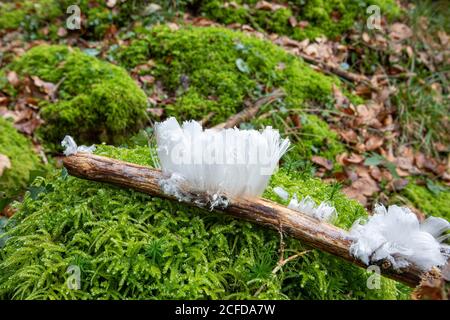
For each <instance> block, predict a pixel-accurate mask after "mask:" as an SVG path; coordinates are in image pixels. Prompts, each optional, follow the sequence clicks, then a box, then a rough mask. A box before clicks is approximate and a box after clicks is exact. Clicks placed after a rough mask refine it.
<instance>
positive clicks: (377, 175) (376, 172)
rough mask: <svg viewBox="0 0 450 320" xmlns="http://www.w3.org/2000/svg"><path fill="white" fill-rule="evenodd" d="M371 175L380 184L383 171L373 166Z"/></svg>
mask: <svg viewBox="0 0 450 320" xmlns="http://www.w3.org/2000/svg"><path fill="white" fill-rule="evenodd" d="M369 173H370V176H371V177H372V178H374V179H375V180H376V181H378V182H380V181H381V180H382V178H383V177H382V175H381V170H380V168H378V167H377V166H371V167H370V168H369Z"/></svg>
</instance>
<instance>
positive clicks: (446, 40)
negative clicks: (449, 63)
mask: <svg viewBox="0 0 450 320" xmlns="http://www.w3.org/2000/svg"><path fill="white" fill-rule="evenodd" d="M437 35H438V38H439V41H440V42H441V44H442V46H443V47H447V45H449V44H450V37H449V36H448V34H447V33H446V32H445V31H444V30H439V31H438V33H437Z"/></svg>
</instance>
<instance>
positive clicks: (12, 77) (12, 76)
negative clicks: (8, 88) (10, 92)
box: [6, 71, 20, 87]
mask: <svg viewBox="0 0 450 320" xmlns="http://www.w3.org/2000/svg"><path fill="white" fill-rule="evenodd" d="M6 78H7V79H8V82H9V83H10V84H11V85H12V86H13V87H17V86H18V85H19V83H20V80H19V77H18V76H17V73H16V72H15V71H9V72H8V74H7V75H6Z"/></svg>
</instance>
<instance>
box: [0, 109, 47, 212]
mask: <svg viewBox="0 0 450 320" xmlns="http://www.w3.org/2000/svg"><path fill="white" fill-rule="evenodd" d="M0 154H1V155H5V156H7V157H8V159H9V160H10V162H11V168H10V169H5V171H4V172H3V174H2V175H1V176H0V205H1V200H2V199H5V198H13V197H15V196H16V195H17V194H18V193H20V192H21V191H23V190H24V189H25V187H26V186H27V185H28V182H29V180H30V173H31V172H32V171H33V170H35V171H37V170H41V169H42V166H41V163H40V160H39V158H38V156H37V154H36V153H35V152H34V151H33V150H32V147H31V143H30V142H29V141H28V140H27V139H26V138H25V137H24V136H22V135H21V134H19V133H18V132H17V131H16V129H15V128H14V127H13V126H12V124H11V123H10V122H9V121H7V120H5V119H3V118H2V117H0ZM0 209H1V208H0Z"/></svg>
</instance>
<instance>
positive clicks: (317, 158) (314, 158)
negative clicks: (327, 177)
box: [311, 156, 333, 170]
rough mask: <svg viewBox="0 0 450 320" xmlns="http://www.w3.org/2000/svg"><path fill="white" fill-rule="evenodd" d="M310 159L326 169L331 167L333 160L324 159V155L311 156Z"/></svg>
mask: <svg viewBox="0 0 450 320" xmlns="http://www.w3.org/2000/svg"><path fill="white" fill-rule="evenodd" d="M311 160H312V162H314V163H315V164H318V165H319V166H322V167H324V168H325V169H327V170H332V169H333V162H332V161H331V160H328V159H325V158H324V157H320V156H312V158H311Z"/></svg>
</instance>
